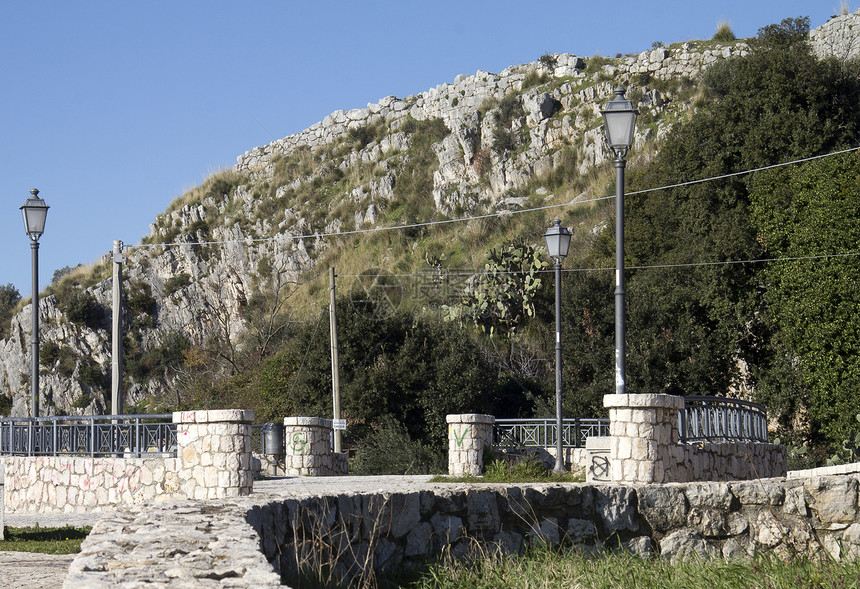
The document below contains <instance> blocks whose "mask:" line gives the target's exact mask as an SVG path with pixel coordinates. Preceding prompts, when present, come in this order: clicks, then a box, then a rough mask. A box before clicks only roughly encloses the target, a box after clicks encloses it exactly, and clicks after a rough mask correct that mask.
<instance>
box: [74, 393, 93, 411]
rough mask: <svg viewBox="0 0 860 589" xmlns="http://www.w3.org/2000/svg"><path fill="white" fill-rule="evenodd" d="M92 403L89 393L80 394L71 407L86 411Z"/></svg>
mask: <svg viewBox="0 0 860 589" xmlns="http://www.w3.org/2000/svg"><path fill="white" fill-rule="evenodd" d="M92 402H93V398H92V397H91V396H90V395H89V393H81V394H80V395H79V396H78V397H77V398H76V399H75V400H74V401H73V402H72V407H75V408H77V409H86V408H87V407H89V406H90V403H92Z"/></svg>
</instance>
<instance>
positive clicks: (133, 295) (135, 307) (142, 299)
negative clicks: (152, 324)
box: [126, 281, 158, 316]
mask: <svg viewBox="0 0 860 589" xmlns="http://www.w3.org/2000/svg"><path fill="white" fill-rule="evenodd" d="M126 293H127V295H126V305H127V307H128V311H129V313H131V315H132V316H137V315H140V314H144V313H145V314H147V315H152V314H153V313H155V311H156V309H157V308H158V306H157V303H156V301H155V297H153V296H152V288H151V287H150V286H149V285H148V284H147V283H145V282H140V281H134V282H132V283H130V284H129V285H128V289H127V291H126Z"/></svg>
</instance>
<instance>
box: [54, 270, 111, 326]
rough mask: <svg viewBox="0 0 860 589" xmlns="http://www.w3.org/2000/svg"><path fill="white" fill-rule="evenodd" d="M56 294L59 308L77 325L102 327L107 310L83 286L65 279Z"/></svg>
mask: <svg viewBox="0 0 860 589" xmlns="http://www.w3.org/2000/svg"><path fill="white" fill-rule="evenodd" d="M54 296H55V297H56V298H57V308H58V309H60V311H62V313H63V314H64V315H65V316H66V318H67V319H68V320H69V321H71V322H72V323H74V324H75V325H79V326H86V327H89V328H90V329H98V328H100V327H102V323H103V321H104V318H105V310H104V308H102V306H101V305H100V304H99V302H98V301H97V300H96V298H95V297H94V296H93V295H92V294H90V293H88V292H87V291H85V290H84V289H83V288H81V287H78V286H75V285H74V284H72V283H71V282H69V281H64V282H62V283H61V285H60V286H59V287H58V288H57V289H56V290H55V292H54Z"/></svg>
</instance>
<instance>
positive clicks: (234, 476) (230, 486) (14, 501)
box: [2, 409, 254, 513]
mask: <svg viewBox="0 0 860 589" xmlns="http://www.w3.org/2000/svg"><path fill="white" fill-rule="evenodd" d="M253 418H254V413H253V411H241V410H234V409H231V410H220V411H184V412H177V413H174V414H173V422H174V423H176V424H177V455H176V457H172V456H170V457H148V458H126V457H97V458H88V457H79V456H32V457H31V456H4V457H3V458H2V461H3V466H4V467H5V491H6V492H5V499H6V501H5V509H6V511H8V512H9V513H49V512H85V511H100V510H101V509H104V508H111V509H113V508H116V507H117V506H119V505H131V504H136V503H144V502H148V501H164V500H168V499H221V498H227V497H237V496H240V495H247V494H249V493H250V492H251V486H252V484H253V483H252V475H251V433H250V424H251V421H253Z"/></svg>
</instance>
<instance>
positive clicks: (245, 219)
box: [0, 14, 860, 415]
mask: <svg viewBox="0 0 860 589" xmlns="http://www.w3.org/2000/svg"><path fill="white" fill-rule="evenodd" d="M855 25H860V15H857V14H852V15H844V16H841V17H837V18H834V19H833V20H831V21H830V22H828V23H827V24H825V25H824V26H822V27H820V28H819V29H817V30H816V31H814V33H813V34H812V35H811V38H812V41H813V44H814V46H815V47H816V51H818V52H819V54H821V55H825V54H833V55H837V56H838V57H842V58H846V57H848V56H853V55H855V54H856V53H857V43H856V41H857V38H858V37H857V36H856V34H854V33H853V31H854V30H856V31H860V26H855ZM852 28H853V30H852ZM747 50H748V46H747V44H746V43H745V42H743V41H733V42H727V43H718V42H715V41H701V42H687V43H681V44H675V45H671V46H666V47H663V46H661V47H655V48H652V49H651V50H648V51H643V52H642V53H640V54H638V55H628V56H617V57H615V58H604V57H599V56H594V57H580V56H576V55H571V54H554V55H544V56H542V57H541V58H540V59H539V60H538V61H536V62H533V63H529V64H524V65H517V66H511V67H509V68H507V69H505V70H504V71H502V72H499V73H491V72H485V71H478V72H476V73H475V74H474V75H460V76H457V77H456V78H455V79H454V81H453V82H450V83H444V84H441V85H439V86H436V87H435V88H431V89H430V90H428V91H426V92H423V93H421V94H417V95H411V96H406V97H404V98H398V97H395V96H388V97H386V98H383V99H382V100H380V101H379V102H376V103H373V104H368V105H367V107H366V108H362V109H354V110H350V111H342V110H341V111H336V112H334V113H332V114H330V115H329V116H327V117H325V119H323V120H322V121H320V122H319V123H317V124H315V125H313V126H312V127H310V128H308V129H306V130H305V131H302V132H301V133H297V134H295V135H291V136H289V137H285V138H284V139H281V140H278V141H275V142H273V143H271V144H269V145H266V146H262V147H259V148H257V149H254V150H252V151H249V152H247V153H245V154H243V155H241V156H239V158H238V162H237V164H236V166H235V167H234V168H233V169H231V170H225V171H222V172H219V173H217V174H215V175H213V176H212V177H211V178H209V179H207V180H206V181H205V182H204V183H203V184H202V185H201V186H199V187H197V188H195V189H193V190H191V191H189V192H188V193H186V194H185V195H183V196H182V197H180V198H179V199H177V200H176V201H175V202H174V203H172V204H171V205H170V207H169V208H168V210H167V211H166V212H165V213H163V214H162V215H159V217H158V218H157V219H156V220H155V222H154V223H153V224H152V225H151V232H150V234H149V235H148V236H146V237H144V238H143V240H142V242H141V243H140V244H138V245H136V246H134V247H131V248H128V249H127V250H126V255H125V274H124V279H125V280H124V289H125V297H126V303H127V304H126V309H125V311H124V317H125V324H126V326H127V334H126V338H125V342H126V343H125V347H126V355H127V369H128V370H127V374H126V382H127V387H126V389H127V403H135V402H138V401H140V400H141V399H144V398H146V397H147V396H149V395H151V394H156V393H160V394H164V393H165V392H166V391H168V390H169V389H170V386H169V385H170V379H171V378H174V375H173V374H172V373H171V372H169V371H166V370H165V369H164V368H165V366H167V365H169V364H170V363H171V362H172V363H173V364H176V363H177V358H176V357H171V354H173V356H175V355H176V350H177V349H178V347H177V345H176V344H177V342H178V341H181V342H183V346H179V347H181V348H182V349H187V347H188V346H206V345H210V343H211V342H218V346H219V350H220V351H219V354H220V356H221V357H222V358H223V359H225V361H226V362H225V364H226V365H227V366H229V364H230V362H231V354H233V353H235V351H236V350H235V346H237V345H240V342H241V337H242V335H243V334H246V333H247V332H248V330H249V329H256V328H255V327H254V325H252V324H251V323H252V320H251V319H249V313H248V312H247V311H248V309H249V308H252V307H254V306H255V305H260V304H262V303H261V301H263V299H265V296H266V295H267V294H268V295H270V299H271V295H272V293H275V294H278V293H282V292H283V289H285V288H287V285H291V284H293V283H299V282H301V283H303V284H305V292H304V294H303V295H302V296H303V297H304V298H302V297H298V299H296V300H298V303H296V304H294V307H293V308H292V310H291V311H289V312H302V310H305V311H307V309H308V308H309V307H313V306H315V307H317V308H318V307H319V306H321V305H322V304H324V302H325V301H324V299H325V294H324V292H322V289H321V288H320V287H321V285H323V284H324V282H323V279H322V278H319V277H318V275H319V274H320V272H316V273H314V272H313V271H314V270H315V269H316V270H325V269H326V267H327V266H328V265H329V264H333V263H335V260H337V262H336V263H337V265H338V266H339V267H340V266H341V265H342V264H347V265H348V266H349V265H350V264H352V267H353V268H354V269H357V270H360V269H361V266H362V264H365V265H368V264H369V265H371V266H375V267H384V268H393V267H395V266H396V267H397V268H398V269H400V270H404V269H406V270H409V269H415V268H417V267H418V265H419V264H420V263H422V262H423V261H424V259H425V257H426V255H427V254H428V252H429V249H432V248H428V246H427V244H418V245H417V246H416V248H413V250H414V251H410V252H406V253H402V252H401V253H398V252H393V251H391V250H390V248H389V250H387V251H386V250H384V249H383V250H379V248H377V249H375V250H373V251H372V252H371V251H369V250H368V249H367V248H368V246H367V240H365V239H363V235H362V234H360V233H354V232H357V231H360V230H366V229H372V228H379V227H387V226H395V225H409V224H414V223H416V222H424V221H431V220H448V219H452V218H459V217H464V216H470V215H480V214H486V213H494V212H504V211H507V212H510V211H517V210H520V209H523V208H530V207H537V206H542V205H549V204H560V203H567V202H574V201H577V200H587V199H588V198H589V197H591V196H602V195H603V194H602V193H601V194H596V192H597V191H602V190H605V187H606V184H605V182H604V181H603V180H602V179H600V177H599V176H598V173H599V172H600V171H601V169H603V170H605V169H606V168H607V161H608V158H607V153H606V150H605V148H604V146H603V143H602V135H601V124H602V121H601V117H600V114H599V109H600V107H601V105H603V104H604V103H605V102H606V101H607V100H608V99H609V98H610V97H611V95H612V90H613V88H614V87H615V86H617V85H623V86H626V87H627V88H628V97H630V98H631V99H633V100H634V101H635V103H637V104H638V108H639V111H640V118H639V123H638V127H637V136H636V145H635V147H634V150H633V153H632V154H631V155H632V156H633V157H634V158H647V157H649V155H650V154H653V153H654V151H655V150H656V149H659V144H660V139H661V138H662V137H663V136H664V135H665V134H666V133H667V132H668V131H669V130H670V129H671V128H672V126H673V125H674V124H675V123H676V122H678V121H679V120H683V119H684V118H685V117H688V116H689V114H690V113H691V112H692V111H693V110H694V109H695V105H696V95H697V93H698V92H700V82H699V80H700V76H701V73H702V71H703V69H704V68H706V67H707V66H708V65H709V64H711V63H713V62H715V61H717V60H720V59H731V58H732V57H733V56H736V55H742V54H744V53H745V52H746V51H747ZM635 163H636V162H635V159H634V162H633V165H635ZM463 225H464V224H463V223H452V224H449V225H446V226H445V227H447V229H445V228H443V229H440V231H445V232H447V233H444V234H443V235H442V237H438V236H437V238H438V239H443V240H444V241H446V242H448V243H456V242H458V240H460V237H461V236H460V233H459V232H460V231H462V228H463ZM593 228H594V226H593V224H592V225H591V226H590V227H585V228H584V230H585V231H587V232H592V229H593ZM573 229H574V230H580V231H582V230H583V228H577V227H574V228H573ZM492 239H493V238H492V236H490V237H489V241H488V242H487V243H483V244H481V245H480V247H481V248H483V249H486V247H488V246H490V245H494V243H492ZM534 239H535V242H536V245H537V241H538V240H539V239H540V237H539V235H536V236H535V238H534ZM416 243H417V242H416ZM469 247H474V245H472V246H466V245H464V246H463V248H462V249H468V248H469ZM356 252H359V253H356ZM431 253H432V252H431ZM327 256H328V257H327ZM349 256H353V257H354V259H353V258H350V257H349ZM356 256H357V257H356ZM468 256H469V254H468V252H466V253H464V254H463V257H462V259H461V261H465V260H468V259H469V257H468ZM349 260H352V262H350V261H349ZM308 285H309V286H308ZM110 291H111V279H110V261H109V260H108V259H103V260H100V261H98V262H96V263H95V264H93V265H92V266H89V267H86V268H81V269H78V270H76V271H75V272H73V273H71V274H70V275H68V276H66V277H64V279H63V280H62V281H60V282H59V283H58V284H55V285H52V287H50V288H49V289H48V290H47V292H46V293H45V296H43V298H42V299H41V301H40V307H39V313H40V316H41V321H42V334H41V335H42V342H43V344H42V351H41V363H42V367H41V368H42V370H41V394H42V398H41V400H40V405H41V407H42V414H43V415H51V414H74V413H101V412H104V411H106V410H109V407H108V406H107V405H109V400H110V391H109V382H110V313H111V311H110V300H111V294H110ZM299 299H300V300H299ZM274 300H276V301H281V299H280V298H279V297H278V296H274ZM278 304H280V303H278ZM286 308H287V307H283V308H281V307H279V308H278V312H281V311H284V309H286ZM31 312H32V307H31V305H26V306H24V307H23V309H21V311H20V312H19V313H18V314H17V315H16V316H15V317H14V318H13V320H12V324H11V327H10V331H9V337H8V338H7V339H4V340H0V394H2V396H3V397H5V398H6V399H7V403H6V405H7V406H11V414H12V415H27V412H28V410H29V407H28V405H29V404H28V402H27V395H28V392H29V384H28V379H29V362H30V360H29V348H28V341H29V325H30V313H31ZM272 313H274V311H272ZM182 361H189V358H187V357H186V358H184V360H183V358H179V359H178V363H180V364H181V362H182ZM106 399H107V402H106Z"/></svg>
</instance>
